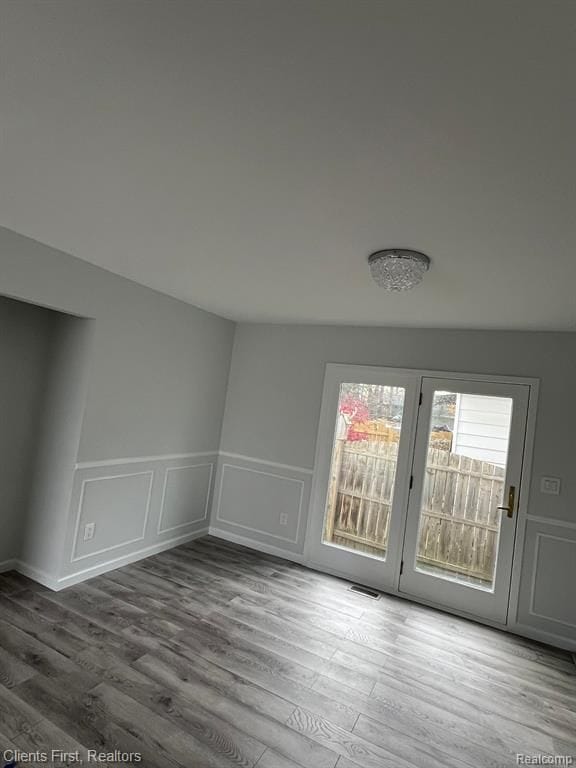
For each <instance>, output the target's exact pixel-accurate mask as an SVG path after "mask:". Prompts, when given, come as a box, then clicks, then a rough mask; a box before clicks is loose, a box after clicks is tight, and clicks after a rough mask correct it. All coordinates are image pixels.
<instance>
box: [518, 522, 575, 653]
mask: <svg viewBox="0 0 576 768" xmlns="http://www.w3.org/2000/svg"><path fill="white" fill-rule="evenodd" d="M523 567H524V573H523V576H522V586H521V593H520V601H519V609H518V623H519V624H520V625H522V626H526V627H532V628H534V629H536V630H539V631H541V632H545V633H547V634H548V636H550V637H551V638H552V639H551V640H550V642H552V641H553V640H554V638H558V644H561V642H560V641H561V640H569V641H571V643H573V645H574V648H576V600H575V598H574V584H576V523H575V524H568V523H566V522H564V521H562V522H559V523H558V524H555V523H554V521H553V520H550V521H544V520H543V519H542V518H539V519H538V520H532V519H528V522H527V529H526V539H525V548H524V559H523ZM564 645H565V643H564Z"/></svg>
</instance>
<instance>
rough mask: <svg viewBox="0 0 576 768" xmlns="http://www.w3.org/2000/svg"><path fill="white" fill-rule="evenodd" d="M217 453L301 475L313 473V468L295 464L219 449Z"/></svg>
mask: <svg viewBox="0 0 576 768" xmlns="http://www.w3.org/2000/svg"><path fill="white" fill-rule="evenodd" d="M219 455H220V456H223V457H225V458H228V459H238V460H240V461H250V462H252V463H253V464H264V465H265V466H269V467H276V468H277V469H287V470H289V471H291V472H300V473H301V474H303V475H313V474H314V470H313V469H308V468H307V467H296V466H293V465H292V464H278V462H276V461H268V459H257V458H256V457H255V456H244V455H243V454H241V453H229V452H228V451H219ZM234 466H235V465H234Z"/></svg>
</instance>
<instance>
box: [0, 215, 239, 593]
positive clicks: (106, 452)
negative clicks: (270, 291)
mask: <svg viewBox="0 0 576 768" xmlns="http://www.w3.org/2000/svg"><path fill="white" fill-rule="evenodd" d="M0 289H1V291H2V293H3V294H5V295H6V296H10V297H13V298H17V299H21V300H23V301H25V302H30V303H33V304H37V305H40V306H42V307H47V308H50V309H55V310H58V311H61V312H64V313H69V314H72V315H77V316H79V317H81V318H88V319H91V320H93V321H94V322H93V324H92V325H91V326H90V333H89V334H88V336H90V338H91V340H90V341H88V336H87V335H86V333H87V326H83V327H82V328H80V326H72V325H67V326H65V329H64V328H61V329H60V330H61V331H62V333H64V336H66V334H68V335H67V341H66V340H64V336H62V335H61V336H60V343H61V344H62V345H63V346H60V347H59V352H58V354H56V355H55V356H54V359H55V360H57V368H59V370H56V371H54V377H55V379H54V381H56V380H57V379H58V378H59V379H60V383H61V384H62V383H66V386H68V387H72V389H69V391H68V393H67V394H66V393H65V391H64V390H63V389H62V390H59V391H60V394H59V395H58V396H57V395H56V394H55V395H54V399H53V400H52V401H51V403H52V404H51V405H49V406H48V412H47V414H48V415H47V416H46V418H47V420H48V421H50V419H52V424H53V425H54V423H57V424H58V425H59V427H58V428H61V429H62V430H63V431H62V435H65V438H63V439H62V440H58V441H56V444H55V446H54V448H55V450H57V452H58V456H54V455H52V458H51V461H50V463H49V465H48V464H46V463H45V462H44V461H43V460H42V459H40V461H39V472H38V474H37V476H36V480H35V486H34V487H35V488H37V489H38V488H40V489H49V492H48V493H44V491H40V492H37V493H36V494H35V499H36V502H34V504H35V506H34V505H33V510H32V513H31V518H30V519H31V526H30V528H31V530H33V529H36V530H37V531H38V532H40V531H41V530H42V528H41V526H39V525H37V523H38V521H39V520H40V521H42V523H43V525H44V526H45V527H46V530H47V529H49V530H51V531H52V536H53V539H52V538H51V539H50V542H52V543H54V548H53V547H52V544H50V545H46V544H42V542H41V538H42V537H41V536H39V535H37V536H36V537H35V536H34V535H33V534H31V535H30V536H28V537H26V547H25V557H26V563H25V565H26V567H27V569H28V572H29V573H30V574H31V575H33V576H36V577H37V578H44V581H45V582H46V581H47V579H46V578H45V577H46V576H48V577H49V579H48V581H49V583H50V584H51V585H52V586H54V580H56V581H58V579H60V578H64V577H66V578H69V577H70V576H71V575H73V574H74V573H76V572H77V571H78V570H79V569H80V568H81V569H82V571H83V572H89V571H90V569H91V568H93V569H95V570H97V569H98V568H100V567H102V566H105V565H106V564H107V563H109V561H110V559H111V558H121V557H124V558H130V557H135V556H136V555H138V553H141V551H143V548H147V551H149V549H150V548H151V547H154V546H168V545H169V538H168V535H167V534H163V533H162V532H159V531H158V530H157V529H155V528H154V524H155V520H156V517H158V518H159V516H160V514H161V513H162V509H163V507H166V504H168V505H170V504H174V505H175V511H172V510H170V509H168V510H166V509H165V510H164V513H165V514H166V515H167V516H168V519H170V518H171V517H173V516H176V517H178V519H179V520H181V519H182V516H183V514H184V513H183V512H182V505H183V504H184V503H185V500H183V499H182V498H181V495H182V494H183V493H185V492H188V491H187V490H186V489H188V490H189V489H190V488H191V487H197V488H198V489H199V493H200V495H202V494H205V486H206V483H205V482H204V483H196V485H195V486H194V484H193V483H192V482H189V483H188V484H186V483H180V484H179V485H178V486H177V487H178V488H180V489H182V490H181V491H178V490H174V488H175V487H176V486H175V485H174V484H172V485H171V487H170V489H169V490H168V502H166V503H165V504H163V503H162V498H163V485H164V479H165V478H164V474H165V471H166V469H167V467H168V464H169V457H171V456H174V455H183V456H185V455H189V454H198V453H201V454H204V455H206V456H207V458H208V459H210V457H212V456H213V454H214V452H215V451H217V449H218V445H219V440H220V429H221V421H222V413H223V408H224V400H225V394H226V386H227V377H228V369H229V364H230V355H231V349H232V342H233V334H234V324H233V323H232V322H230V321H227V320H224V319H222V318H220V317H217V316H215V315H212V314H210V313H208V312H204V311H203V310H201V309H197V308H195V307H192V306H189V305H188V304H185V303H183V302H179V301H177V300H175V299H172V298H169V297H167V296H164V295H162V294H160V293H157V292H155V291H153V290H150V289H148V288H145V287H143V286H140V285H137V284H136V283H133V282H131V281H129V280H125V279H123V278H120V277H118V276H116V275H113V274H112V273H110V272H106V271H105V270H102V269H98V268H97V267H93V266H91V265H89V264H87V263H85V262H83V261H80V260H79V259H75V258H74V257H72V256H69V255H67V254H65V253H62V252H61V251H57V250H55V249H53V248H50V247H48V246H45V245H42V244H41V243H38V242H36V241H34V240H31V239H29V238H26V237H23V236H21V235H18V234H16V233H14V232H12V231H10V230H7V229H4V228H0ZM65 331H66V333H65ZM80 336H83V340H82V339H80ZM88 347H89V355H88V359H87V360H82V353H81V352H80V350H81V349H83V350H86V349H87V348H88ZM86 366H87V369H86ZM66 371H68V373H70V371H74V373H73V375H72V376H69V375H68V373H66ZM56 389H58V388H57V387H56ZM83 390H84V391H83ZM55 391H56V390H55ZM67 403H69V404H72V405H71V407H68V405H67ZM44 455H47V454H46V453H45V454H44ZM167 457H168V458H167ZM136 459H143V460H150V459H153V463H154V468H153V472H154V493H153V496H154V499H153V501H149V499H148V498H147V497H146V499H142V498H141V494H140V493H139V491H137V486H136V485H134V489H133V492H134V494H136V496H129V498H126V502H125V504H124V506H123V510H124V514H125V515H126V516H127V519H125V520H123V521H122V526H119V530H120V529H121V530H124V529H126V530H127V529H130V528H131V527H132V526H133V527H136V522H135V521H134V520H131V519H129V518H131V517H133V516H136V517H137V518H138V520H142V521H145V523H146V526H147V529H146V534H145V536H144V538H142V539H140V540H139V541H135V542H129V541H128V542H127V541H126V540H122V541H123V542H124V543H122V544H121V546H120V547H118V548H116V547H114V546H113V545H112V546H111V545H110V541H111V537H112V538H113V533H112V532H111V530H110V525H111V522H110V520H107V518H106V515H105V510H104V509H103V506H102V505H101V504H97V503H96V504H95V503H94V499H95V498H96V496H94V494H92V495H88V496H84V497H82V494H81V493H80V489H81V487H82V482H81V479H82V478H83V477H84V474H83V473H87V472H89V471H92V470H91V469H90V467H87V466H86V463H93V462H98V464H99V466H98V467H97V468H96V470H95V471H96V472H97V474H99V475H100V477H101V482H105V480H104V478H106V477H108V476H112V475H117V474H128V473H129V472H131V471H132V468H133V466H134V464H133V462H134V460H136ZM182 461H183V463H184V464H186V463H188V464H189V463H190V460H189V459H182ZM76 463H80V465H81V466H79V467H76ZM172 477H173V475H170V478H171V479H172ZM84 479H85V478H84ZM128 485H129V484H127V485H126V487H128ZM77 490H78V493H77ZM126 493H128V491H126ZM210 493H211V487H210ZM179 494H180V497H179V498H176V497H177V496H178V495H179ZM43 495H44V501H42V497H43ZM104 496H105V494H103V495H102V498H104ZM48 499H49V500H51V501H48ZM57 499H59V501H58V502H57V501H56V500H57ZM68 499H70V500H71V501H70V504H68V503H67V500H68ZM83 500H86V503H87V504H89V509H90V512H89V514H90V515H91V520H90V521H91V522H96V536H95V538H94V539H93V540H92V541H91V542H90V543H89V545H88V546H87V547H84V549H86V548H87V549H88V550H89V552H88V553H86V552H84V550H83V554H88V556H87V557H86V558H85V559H83V560H82V561H81V563H76V561H75V560H74V552H75V551H77V545H78V536H79V533H80V532H79V531H77V530H76V525H77V522H78V520H79V519H80V518H81V517H82V516H83V515H84V514H86V510H85V509H84V510H83V509H82V504H83ZM205 501H206V500H205V499H203V498H198V499H191V500H190V521H189V524H188V525H187V526H183V527H182V528H179V529H178V536H177V537H174V541H175V542H176V543H177V540H179V539H184V538H186V536H189V535H192V534H193V533H194V532H196V531H197V530H198V521H197V508H198V505H199V504H200V505H201V504H203V503H205ZM148 504H150V505H151V506H150V508H148ZM154 505H155V506H154ZM49 507H50V509H51V511H47V510H48V508H49ZM56 510H57V511H56ZM53 515H55V516H56V517H57V520H56V519H55V518H53ZM34 521H36V522H34ZM204 526H206V522H205V523H204ZM59 547H60V548H61V549H60V553H58V548H59Z"/></svg>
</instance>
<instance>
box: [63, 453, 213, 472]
mask: <svg viewBox="0 0 576 768" xmlns="http://www.w3.org/2000/svg"><path fill="white" fill-rule="evenodd" d="M217 455H218V450H217V449H216V450H213V451H198V452H196V453H166V454H161V455H159V456H130V457H128V458H123V459H101V460H100V461H81V462H79V463H78V464H76V466H75V469H100V468H101V467H118V466H122V465H123V464H151V463H156V462H159V461H173V460H180V459H197V458H201V457H202V456H217Z"/></svg>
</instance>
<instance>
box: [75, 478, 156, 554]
mask: <svg viewBox="0 0 576 768" xmlns="http://www.w3.org/2000/svg"><path fill="white" fill-rule="evenodd" d="M153 480H154V472H152V471H151V470H150V471H145V472H131V473H130V474H125V475H112V476H104V477H93V478H90V479H88V480H84V481H83V482H82V488H81V490H80V503H79V505H78V513H77V519H76V536H75V542H76V546H75V548H74V556H73V557H72V561H73V562H76V561H77V560H83V559H84V558H86V557H93V556H94V555H99V554H101V553H102V552H110V550H112V549H116V548H117V547H125V546H127V545H129V544H137V543H138V542H140V541H143V540H144V538H145V536H146V526H147V524H148V515H149V513H150V500H151V496H152V481H153ZM87 523H94V525H95V526H96V527H95V535H94V538H93V539H90V540H89V541H84V527H85V526H86V524H87Z"/></svg>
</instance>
